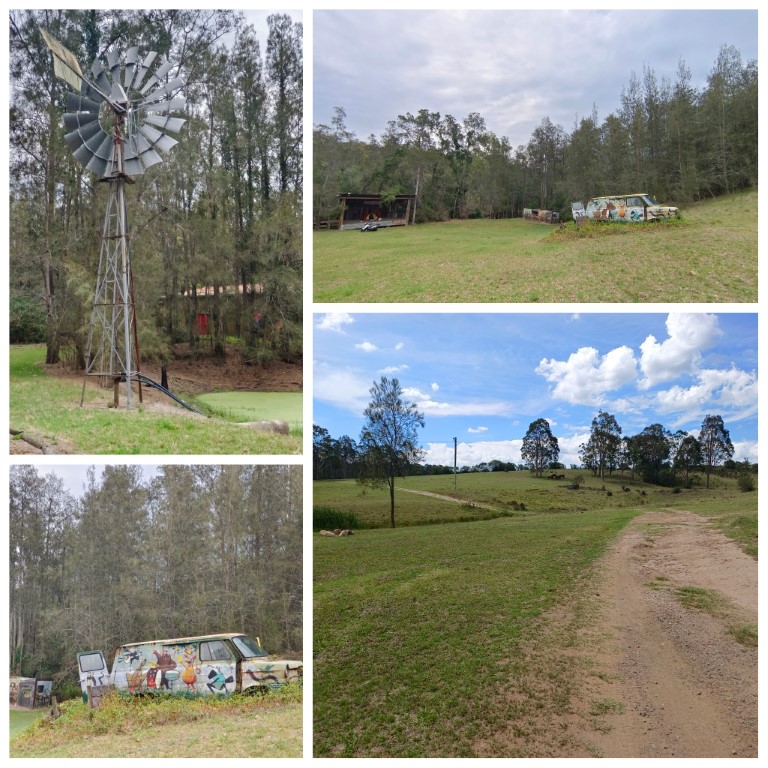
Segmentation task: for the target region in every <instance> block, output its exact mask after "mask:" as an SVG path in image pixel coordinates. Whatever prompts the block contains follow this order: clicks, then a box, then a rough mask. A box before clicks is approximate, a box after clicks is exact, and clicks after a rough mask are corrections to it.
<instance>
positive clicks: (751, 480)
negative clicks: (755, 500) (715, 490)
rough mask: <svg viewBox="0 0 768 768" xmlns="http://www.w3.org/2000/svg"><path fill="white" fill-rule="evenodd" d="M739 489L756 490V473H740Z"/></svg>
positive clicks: (746, 491)
mask: <svg viewBox="0 0 768 768" xmlns="http://www.w3.org/2000/svg"><path fill="white" fill-rule="evenodd" d="M738 483H739V489H740V490H742V491H744V493H748V492H749V491H754V490H755V477H754V475H751V474H747V473H744V474H743V475H739V480H738Z"/></svg>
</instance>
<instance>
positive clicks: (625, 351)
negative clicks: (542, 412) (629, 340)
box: [536, 346, 637, 405]
mask: <svg viewBox="0 0 768 768" xmlns="http://www.w3.org/2000/svg"><path fill="white" fill-rule="evenodd" d="M536 373H538V374H539V375H540V376H543V377H544V378H545V379H546V380H547V381H549V382H552V383H554V385H555V386H554V387H553V389H552V396H553V397H554V398H556V399H558V400H565V401H566V402H568V403H571V404H573V405H600V404H601V403H602V402H603V400H604V397H605V394H606V393H607V392H611V391H613V390H615V389H618V388H620V387H622V386H624V385H625V384H628V383H629V382H631V381H633V380H634V379H635V377H636V375H637V361H636V360H635V355H634V353H633V352H632V350H631V349H630V348H629V347H627V346H621V347H617V348H616V349H612V350H611V351H610V352H608V353H607V354H605V355H602V356H601V355H600V354H599V352H598V351H597V350H596V349H595V348H594V347H581V348H580V349H579V350H577V351H576V352H573V353H572V354H571V355H570V357H569V358H568V360H566V361H563V360H555V359H551V360H550V359H548V358H546V357H545V358H544V359H543V360H542V361H541V362H540V363H539V365H538V367H537V368H536Z"/></svg>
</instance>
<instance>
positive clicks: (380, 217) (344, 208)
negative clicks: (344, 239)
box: [339, 192, 416, 229]
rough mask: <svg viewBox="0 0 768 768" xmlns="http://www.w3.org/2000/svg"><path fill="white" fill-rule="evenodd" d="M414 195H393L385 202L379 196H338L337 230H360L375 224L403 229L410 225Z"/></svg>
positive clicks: (347, 194)
mask: <svg viewBox="0 0 768 768" xmlns="http://www.w3.org/2000/svg"><path fill="white" fill-rule="evenodd" d="M415 200H416V195H395V197H394V199H387V201H386V202H385V201H384V200H383V199H382V196H381V195H353V194H351V193H349V192H347V193H346V194H344V195H339V202H340V203H341V214H340V216H339V229H362V228H363V227H364V226H365V225H366V224H369V223H371V222H375V223H376V224H378V226H380V227H404V226H407V225H408V224H409V223H410V219H411V216H412V211H413V205H414V201H415Z"/></svg>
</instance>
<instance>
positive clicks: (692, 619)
mask: <svg viewBox="0 0 768 768" xmlns="http://www.w3.org/2000/svg"><path fill="white" fill-rule="evenodd" d="M601 575H602V585H603V586H602V587H601V594H600V600H601V603H602V613H601V618H600V619H599V621H598V623H597V625H596V626H595V627H593V630H594V634H595V636H596V637H603V638H607V642H604V643H602V644H601V645H602V651H601V652H600V654H599V655H598V657H597V666H596V672H597V673H598V677H596V678H595V687H594V690H592V691H591V692H590V699H591V700H592V701H595V700H598V701H607V702H619V703H620V704H621V705H623V711H621V712H609V713H607V714H605V715H604V716H603V717H602V718H600V727H599V728H597V729H592V730H591V732H589V731H587V730H584V731H583V732H582V733H581V734H580V738H579V741H581V742H582V743H589V744H590V745H591V749H590V751H591V753H592V754H600V755H602V756H605V757H756V756H757V649H756V648H747V647H745V646H743V645H741V644H739V643H737V642H736V640H735V639H734V638H733V636H732V635H731V634H730V633H729V632H728V627H729V626H733V625H740V624H754V625H755V626H756V625H757V562H756V561H755V560H753V559H752V558H751V557H749V556H748V555H746V554H744V553H743V552H742V551H741V550H740V549H739V548H738V546H737V545H736V544H734V543H733V542H732V541H731V540H730V539H728V538H726V537H725V536H724V535H723V534H721V533H719V532H717V531H715V530H713V529H711V528H709V527H707V524H706V521H705V520H704V519H703V518H701V517H699V516H698V515H694V514H690V513H687V512H680V511H673V510H668V511H666V512H664V513H647V514H645V515H642V516H640V517H637V518H635V519H634V520H633V521H632V523H631V524H630V525H629V526H628V527H627V529H625V531H624V532H623V533H622V535H621V536H620V538H619V539H618V541H617V542H616V544H615V545H614V547H613V548H612V549H611V551H610V552H609V553H608V555H607V557H606V558H605V559H604V561H603V563H602V574H601ZM659 577H661V580H659ZM654 581H655V583H656V585H657V586H659V585H660V586H661V588H658V589H653V588H651V587H650V586H649V584H650V583H651V582H654ZM682 586H696V587H701V588H705V589H710V590H715V591H717V592H718V593H719V594H720V595H721V596H722V597H723V598H725V599H726V601H727V604H726V608H725V609H724V612H723V613H724V615H722V616H719V617H718V618H714V617H712V616H710V615H708V614H706V613H703V612H700V611H697V610H693V609H689V608H685V607H683V606H682V605H681V603H680V601H679V600H678V599H677V597H676V596H675V595H674V594H673V590H674V588H675V587H682ZM586 722H587V721H585V724H586ZM592 724H593V726H594V720H593V722H592Z"/></svg>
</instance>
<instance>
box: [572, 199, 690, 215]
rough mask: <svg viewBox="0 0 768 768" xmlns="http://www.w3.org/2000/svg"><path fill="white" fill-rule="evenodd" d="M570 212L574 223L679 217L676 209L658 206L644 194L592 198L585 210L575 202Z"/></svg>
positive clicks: (581, 204) (654, 200)
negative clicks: (580, 221)
mask: <svg viewBox="0 0 768 768" xmlns="http://www.w3.org/2000/svg"><path fill="white" fill-rule="evenodd" d="M571 211H572V213H573V218H574V221H578V220H579V219H584V218H587V219H596V220H599V221H629V222H640V221H660V220H661V219H671V218H675V217H677V216H679V215H680V212H679V210H678V209H677V208H675V207H674V206H670V205H660V204H659V203H658V202H657V201H656V199H655V198H654V197H653V196H652V195H649V194H648V193H646V192H636V193H635V194H632V195H613V196H605V197H593V198H592V199H591V200H590V201H589V202H588V203H587V207H586V208H584V205H583V203H581V201H576V202H574V203H571Z"/></svg>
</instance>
